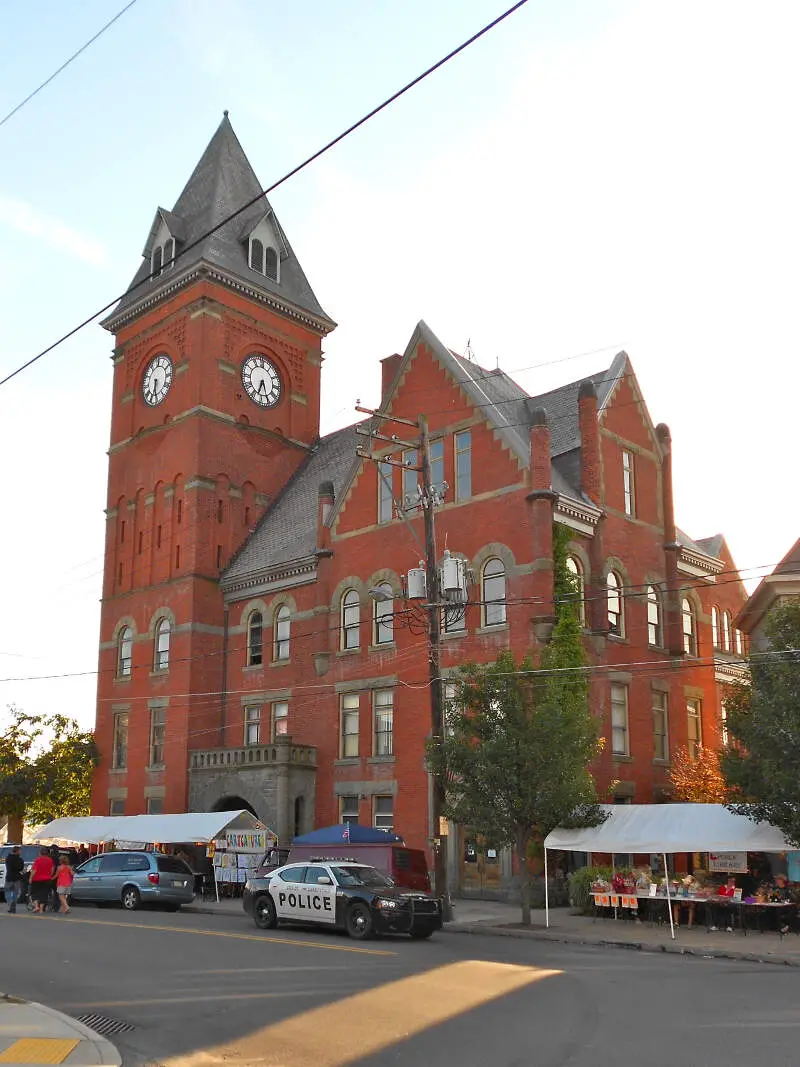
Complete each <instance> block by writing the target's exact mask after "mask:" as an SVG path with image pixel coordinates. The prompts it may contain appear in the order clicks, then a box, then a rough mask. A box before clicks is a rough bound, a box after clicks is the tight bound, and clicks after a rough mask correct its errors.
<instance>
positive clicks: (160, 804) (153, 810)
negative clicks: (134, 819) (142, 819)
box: [147, 797, 164, 815]
mask: <svg viewBox="0 0 800 1067" xmlns="http://www.w3.org/2000/svg"><path fill="white" fill-rule="evenodd" d="M163 813H164V798H163V797H148V798H147V814H148V815H163Z"/></svg>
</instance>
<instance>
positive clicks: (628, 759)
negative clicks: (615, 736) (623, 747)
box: [611, 752, 633, 763]
mask: <svg viewBox="0 0 800 1067" xmlns="http://www.w3.org/2000/svg"><path fill="white" fill-rule="evenodd" d="M611 758H612V759H613V761H614V763H633V756H626V755H624V754H623V753H621V752H612V753H611Z"/></svg>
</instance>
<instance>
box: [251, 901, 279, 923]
mask: <svg viewBox="0 0 800 1067" xmlns="http://www.w3.org/2000/svg"><path fill="white" fill-rule="evenodd" d="M253 919H254V920H255V924H256V926H257V927H258V928H259V930H274V929H275V927H276V926H277V925H278V916H277V914H276V912H275V905H274V904H273V903H272V899H271V898H270V897H268V896H267V895H266V893H262V894H261V896H260V897H256V901H255V904H254V906H253Z"/></svg>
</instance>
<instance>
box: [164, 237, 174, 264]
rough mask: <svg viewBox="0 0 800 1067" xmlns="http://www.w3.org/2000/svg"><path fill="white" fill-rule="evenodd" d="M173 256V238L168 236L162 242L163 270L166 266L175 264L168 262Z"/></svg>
mask: <svg viewBox="0 0 800 1067" xmlns="http://www.w3.org/2000/svg"><path fill="white" fill-rule="evenodd" d="M174 258H175V238H174V237H168V238H167V240H166V241H165V242H164V270H167V268H168V267H174V266H175V264H174V263H172V262H170V261H171V260H173V259H174Z"/></svg>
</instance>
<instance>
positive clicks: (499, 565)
mask: <svg viewBox="0 0 800 1067" xmlns="http://www.w3.org/2000/svg"><path fill="white" fill-rule="evenodd" d="M481 601H482V603H483V625H484V626H500V625H502V624H503V623H504V622H505V621H506V569H505V567H504V566H503V561H502V560H500V559H496V558H495V559H488V560H487V561H486V563H484V565H483V571H482V573H481Z"/></svg>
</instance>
